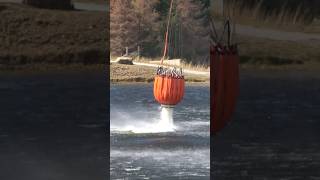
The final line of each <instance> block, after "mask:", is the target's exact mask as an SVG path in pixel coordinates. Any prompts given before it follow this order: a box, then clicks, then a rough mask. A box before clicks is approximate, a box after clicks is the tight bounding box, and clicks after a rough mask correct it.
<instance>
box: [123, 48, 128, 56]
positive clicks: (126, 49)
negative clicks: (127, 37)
mask: <svg viewBox="0 0 320 180" xmlns="http://www.w3.org/2000/svg"><path fill="white" fill-rule="evenodd" d="M128 55H129V48H128V47H126V54H125V55H124V56H128Z"/></svg>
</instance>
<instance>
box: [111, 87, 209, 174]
mask: <svg viewBox="0 0 320 180" xmlns="http://www.w3.org/2000/svg"><path fill="white" fill-rule="evenodd" d="M110 93H111V94H110V96H111V99H110V100H111V114H110V115H111V119H110V120H111V121H110V126H111V137H110V142H111V164H110V166H111V168H110V171H111V179H123V178H129V179H179V178H181V179H206V180H208V179H209V173H210V136H209V126H210V123H209V116H210V113H209V87H208V86H187V87H186V92H185V98H184V99H183V101H182V102H181V103H180V104H179V105H177V107H176V108H175V109H174V116H173V117H174V124H175V126H176V130H175V131H174V132H162V131H161V130H162V129H161V127H155V125H156V124H157V122H159V120H160V109H159V107H160V105H159V104H158V103H157V102H156V101H155V100H154V97H153V94H152V93H153V90H152V84H147V85H146V84H140V85H132V84H128V85H112V86H111V92H110ZM149 128H153V129H152V130H153V131H152V133H133V131H130V129H131V130H136V129H146V130H148V129H149ZM158 131H159V132H158Z"/></svg>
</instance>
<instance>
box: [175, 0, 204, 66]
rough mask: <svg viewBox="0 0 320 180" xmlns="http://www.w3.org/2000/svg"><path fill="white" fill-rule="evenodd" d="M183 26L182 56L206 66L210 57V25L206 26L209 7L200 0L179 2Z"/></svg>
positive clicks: (181, 0) (178, 12)
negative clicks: (205, 59)
mask: <svg viewBox="0 0 320 180" xmlns="http://www.w3.org/2000/svg"><path fill="white" fill-rule="evenodd" d="M176 8H177V9H176V11H177V15H178V19H179V23H180V25H181V31H180V36H181V41H180V46H181V47H180V48H181V49H182V52H181V56H182V57H185V58H187V59H188V60H189V61H192V62H193V63H199V64H204V63H207V62H204V57H206V56H207V55H208V52H209V49H208V43H209V38H208V32H209V29H208V27H209V26H208V25H207V24H206V20H207V15H208V14H207V12H208V7H205V6H204V4H203V3H202V2H201V1H200V0H177V7H176Z"/></svg>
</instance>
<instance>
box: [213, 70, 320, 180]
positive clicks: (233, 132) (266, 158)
mask: <svg viewBox="0 0 320 180" xmlns="http://www.w3.org/2000/svg"><path fill="white" fill-rule="evenodd" d="M241 74H242V78H241V91H240V92H241V93H240V99H239V103H238V107H237V108H238V109H237V112H236V113H235V117H234V121H233V123H232V124H231V125H230V126H229V127H227V128H226V129H224V131H223V132H222V133H221V134H220V135H218V136H216V137H213V147H214V157H213V160H214V162H213V165H212V166H211V167H212V168H213V171H214V179H215V180H221V179H223V180H224V179H226V180H227V179H228V180H229V179H237V180H238V179H245V180H247V179H254V180H255V179H257V180H264V179H283V180H296V179H297V180H300V179H301V180H302V179H314V180H315V179H317V180H318V179H320V143H319V142H320V75H319V73H318V72H315V73H314V74H307V73H306V72H304V71H295V72H286V71H284V72H267V73H266V75H261V73H260V72H258V71H256V72H253V73H250V74H248V73H247V72H242V73H241Z"/></svg>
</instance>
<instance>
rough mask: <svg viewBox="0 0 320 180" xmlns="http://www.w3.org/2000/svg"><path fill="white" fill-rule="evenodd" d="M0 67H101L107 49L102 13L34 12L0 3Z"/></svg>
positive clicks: (105, 20)
mask: <svg viewBox="0 0 320 180" xmlns="http://www.w3.org/2000/svg"><path fill="white" fill-rule="evenodd" d="M0 16H1V18H0V27H1V29H0V42H1V44H0V64H1V68H2V69H3V68H9V69H10V68H12V67H13V66H20V67H23V66H22V65H25V67H27V66H31V65H35V66H37V64H40V65H43V64H61V65H70V64H84V65H88V64H103V63H105V62H106V60H107V56H106V55H107V54H108V51H107V49H109V48H108V47H106V45H107V44H108V43H107V42H108V36H107V35H106V34H107V33H108V31H109V29H108V28H107V27H108V26H107V22H108V19H107V16H106V15H105V13H104V12H85V11H61V10H46V9H37V8H32V7H29V6H25V5H20V4H10V3H0Z"/></svg>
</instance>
